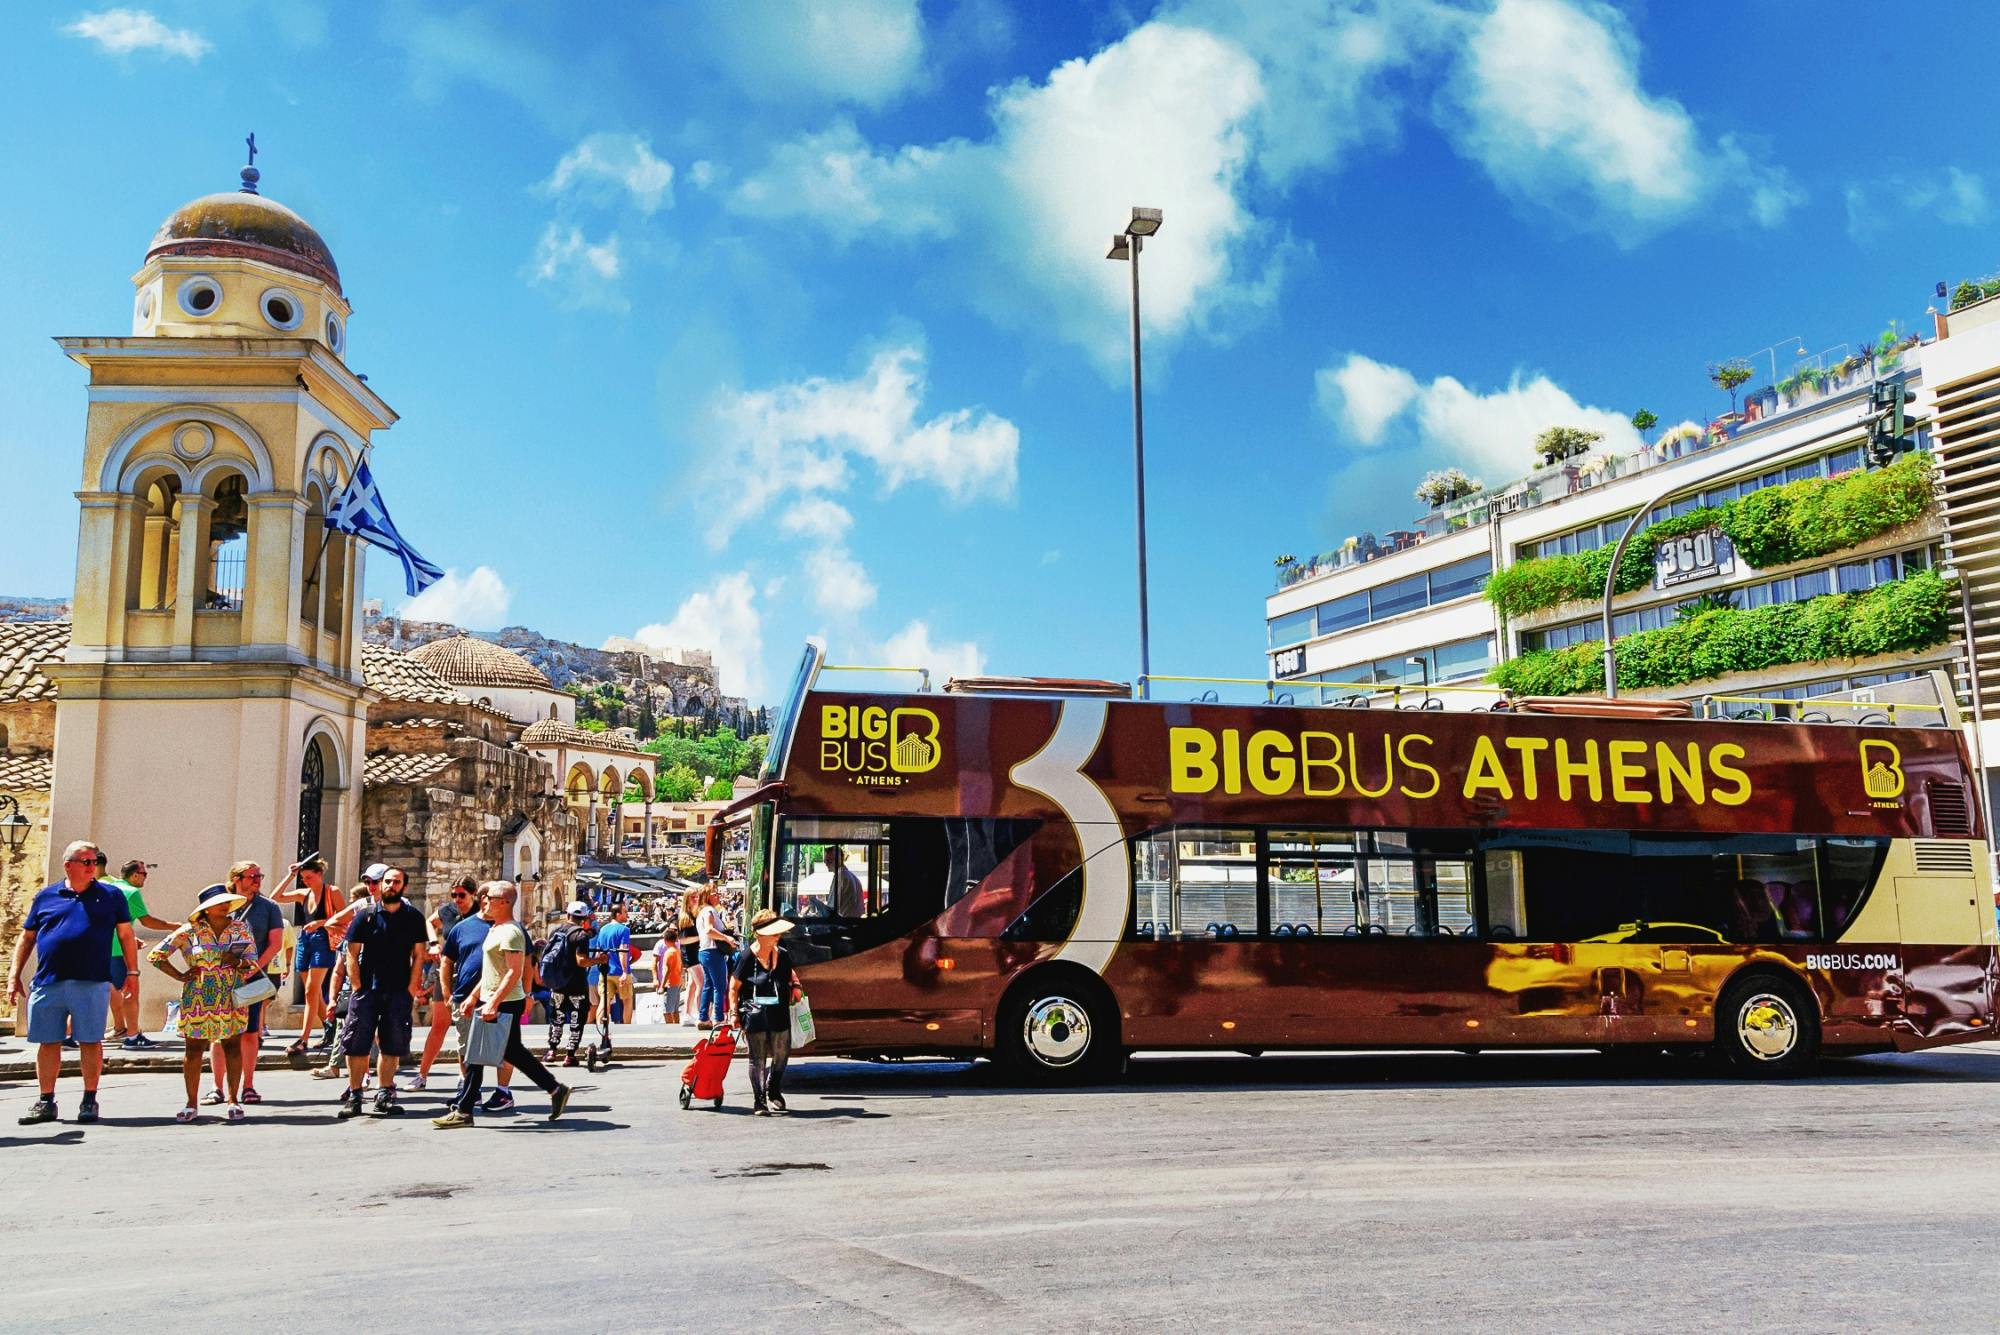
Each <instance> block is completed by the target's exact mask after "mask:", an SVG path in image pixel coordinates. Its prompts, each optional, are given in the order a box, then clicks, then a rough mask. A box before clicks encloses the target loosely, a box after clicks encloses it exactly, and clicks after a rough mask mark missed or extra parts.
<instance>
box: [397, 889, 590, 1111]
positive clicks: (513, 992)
mask: <svg viewBox="0 0 2000 1335" xmlns="http://www.w3.org/2000/svg"><path fill="white" fill-rule="evenodd" d="M479 892H480V894H482V895H484V896H485V898H486V916H487V917H488V918H489V919H490V920H491V921H492V923H493V926H492V929H491V930H489V931H488V932H487V933H486V940H485V941H484V942H483V943H482V944H481V946H480V955H481V963H480V975H479V986H478V987H477V988H476V989H475V990H474V991H473V992H472V993H471V995H469V996H467V997H466V999H465V1000H464V1001H463V1002H461V1003H460V1004H459V1007H458V1014H459V1015H460V1016H467V1015H472V1014H474V1013H475V1012H476V1013H477V1014H478V1016H479V1018H480V1019H481V1020H483V1021H485V1022H487V1023H489V1024H492V1023H500V1024H505V1025H506V1026H507V1051H506V1056H505V1057H504V1058H502V1060H503V1061H505V1062H506V1063H507V1064H509V1065H511V1066H512V1067H513V1068H514V1069H515V1070H517V1071H520V1072H521V1073H523V1074H524V1075H526V1076H527V1077H528V1079H530V1080H532V1081H534V1082H535V1084H536V1086H537V1087H539V1088H540V1089H541V1090H542V1091H543V1092H545V1093H546V1094H547V1095H548V1096H549V1120H550V1121H551V1122H553V1121H554V1120H555V1119H556V1118H558V1117H561V1116H562V1112H563V1108H564V1107H566V1106H567V1105H568V1103H569V1092H570V1091H569V1086H568V1085H565V1084H562V1083H560V1082H558V1081H557V1080H556V1078H555V1077H554V1076H553V1075H550V1074H549V1068H548V1067H546V1066H544V1065H542V1063H541V1059H540V1058H538V1057H536V1056H535V1054H534V1053H532V1052H530V1051H529V1050H528V1045H527V1044H526V1043H524V1042H522V1041H521V1013H522V1012H523V1011H525V1010H526V1009H527V1008H528V989H527V978H528V934H527V933H526V932H524V931H522V930H521V924H519V923H517V922H515V921H514V900H515V898H516V897H517V896H518V895H519V894H520V891H519V890H517V889H516V888H515V886H514V883H513V882H512V881H488V882H487V883H486V884H485V885H482V886H480V887H479ZM471 1041H476V1038H475V1039H474V1040H469V1041H468V1046H470V1043H471ZM485 1073H486V1072H485V1067H483V1066H477V1065H474V1064H473V1063H471V1062H467V1063H466V1064H465V1079H464V1082H463V1083H462V1084H460V1085H459V1088H458V1094H457V1096H456V1097H455V1098H454V1099H453V1100H452V1104H451V1108H450V1110H449V1111H447V1112H446V1113H445V1115H444V1116H442V1117H436V1118H433V1119H431V1125H432V1126H434V1127H437V1128H438V1129H439V1130H440V1131H450V1130H454V1129H456V1128H458V1127H466V1126H471V1125H472V1110H473V1109H474V1108H476V1107H478V1106H479V1085H480V1082H481V1080H482V1079H484V1077H485Z"/></svg>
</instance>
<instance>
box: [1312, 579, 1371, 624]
mask: <svg viewBox="0 0 2000 1335" xmlns="http://www.w3.org/2000/svg"><path fill="white" fill-rule="evenodd" d="M1367 623H1368V591H1367V590H1366V589H1363V590H1362V591H1361V592H1360V593H1350V594H1348V595H1347V596H1346V597H1345V598H1335V599H1333V600H1332V601H1331V602H1324V603H1321V604H1320V605H1319V633H1320V634H1322V635H1330V634H1332V633H1333V632H1334V631H1337V630H1349V629H1351V628H1353V627H1355V626H1362V625H1366V624H1367Z"/></svg>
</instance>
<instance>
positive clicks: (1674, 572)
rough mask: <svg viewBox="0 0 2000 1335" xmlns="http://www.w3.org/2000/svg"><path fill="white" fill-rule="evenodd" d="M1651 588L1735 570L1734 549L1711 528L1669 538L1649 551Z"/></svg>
mask: <svg viewBox="0 0 2000 1335" xmlns="http://www.w3.org/2000/svg"><path fill="white" fill-rule="evenodd" d="M1653 563H1654V564H1653V587H1654V588H1656V589H1671V588H1673V587H1674V586H1675V585H1676V584H1686V583H1688V582H1690V581H1692V580H1697V579H1707V578H1708V577H1709V576H1710V575H1729V574H1734V573H1735V571H1736V548H1735V547H1734V546H1732V545H1731V543H1730V541H1729V539H1728V538H1726V537H1724V536H1723V535H1722V533H1721V532H1720V531H1719V530H1717V529H1713V528H1705V529H1702V530H1701V531H1700V532H1697V533H1689V534H1687V535H1685V536H1683V537H1679V538H1669V539H1668V540H1667V541H1665V542H1662V543H1661V544H1660V545H1659V547H1658V548H1656V549H1655V550H1654V552H1653Z"/></svg>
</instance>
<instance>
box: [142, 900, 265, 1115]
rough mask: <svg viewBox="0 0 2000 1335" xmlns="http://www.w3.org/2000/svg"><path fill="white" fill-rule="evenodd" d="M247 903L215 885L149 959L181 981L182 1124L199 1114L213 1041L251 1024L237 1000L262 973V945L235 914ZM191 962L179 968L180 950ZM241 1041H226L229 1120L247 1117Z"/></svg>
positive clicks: (155, 947)
mask: <svg viewBox="0 0 2000 1335" xmlns="http://www.w3.org/2000/svg"><path fill="white" fill-rule="evenodd" d="M244 902H245V900H244V898H243V896H242V895H237V894H231V893H230V890H229V887H228V886H226V885H211V886H209V887H208V888H207V889H206V890H204V891H202V892H201V895H200V897H199V898H198V899H197V900H196V903H195V909H194V916H193V917H191V918H189V919H188V924H187V926H185V927H183V928H181V929H180V930H179V931H178V932H175V933H174V934H173V935H172V936H170V937H168V938H167V939H166V940H164V941H162V942H160V944H158V945H157V946H154V947H153V948H152V949H151V950H150V951H148V952H147V953H146V959H147V962H148V963H150V964H151V965H152V966H153V967H154V968H156V969H158V970H159V971H160V972H162V973H164V974H166V975H167V976H168V977H169V978H172V979H174V980H175V981H176V982H178V983H180V984H181V1019H180V1031H181V1040H182V1041H183V1042H184V1043H185V1044H186V1045H187V1047H186V1051H185V1052H184V1053H183V1054H182V1057H181V1077H182V1078H183V1079H184V1080H185V1081H186V1082H187V1107H185V1108H182V1109H181V1110H180V1111H179V1112H177V1113H175V1114H174V1120H175V1121H176V1122H192V1121H194V1120H195V1118H196V1116H197V1115H198V1114H197V1113H196V1111H195V1098H196V1096H197V1095H198V1094H199V1093H200V1091H201V1067H202V1061H203V1059H204V1058H206V1057H207V1056H208V1048H209V1044H211V1043H214V1042H216V1041H217V1040H219V1039H227V1038H235V1037H237V1036H238V1035H240V1034H241V1033H242V1032H243V1030H244V1028H245V1027H246V1026H247V1025H248V1023H249V1018H250V1013H249V1008H248V1007H246V1006H245V1005H243V1003H242V1002H240V1001H238V1000H237V999H236V986H237V984H239V983H241V982H242V981H243V980H244V979H246V978H248V977H250V976H251V975H253V974H255V973H256V972H257V948H256V943H255V942H254V941H252V940H251V939H250V929H249V928H248V927H245V926H244V925H243V924H242V923H241V922H238V921H237V920H236V919H234V918H232V917H230V916H229V915H230V912H231V910H233V909H235V908H237V907H239V906H240V905H242V904H243V903H244ZM177 952H178V953H179V954H180V956H181V957H182V958H183V959H185V960H186V961H187V967H186V968H185V969H182V968H177V967H175V965H174V963H173V956H174V955H175V954H176V953H177ZM241 1046H242V1045H241V1044H237V1043H224V1044H223V1045H222V1055H223V1060H224V1062H225V1063H226V1065H227V1071H228V1077H229V1113H228V1117H229V1120H230V1121H232V1122H240V1121H242V1120H243V1104H242V1098H243V1053H242V1051H241Z"/></svg>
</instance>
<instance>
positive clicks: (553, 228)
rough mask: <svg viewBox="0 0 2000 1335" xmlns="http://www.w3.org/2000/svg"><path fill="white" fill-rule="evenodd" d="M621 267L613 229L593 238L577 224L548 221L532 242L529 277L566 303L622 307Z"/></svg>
mask: <svg viewBox="0 0 2000 1335" xmlns="http://www.w3.org/2000/svg"><path fill="white" fill-rule="evenodd" d="M623 268H624V266H623V265H622V264H621V262H620V261H619V258H618V234H617V233H616V232H613V233H612V234H611V235H610V236H607V237H605V238H604V240H602V241H592V240H590V239H589V238H588V237H586V236H584V234H583V231H582V229H580V228H576V227H565V226H563V225H561V224H559V223H550V224H549V225H548V226H546V227H544V228H543V229H542V235H541V238H540V239H539V240H537V241H536V242H535V258H534V259H533V260H532V261H531V262H530V264H529V269H528V281H529V282H530V283H534V284H549V285H551V286H553V287H554V288H555V289H556V290H557V296H558V298H559V300H561V301H562V303H563V304H564V305H566V306H597V307H602V308H604V309H607V310H620V311H622V310H625V309H626V308H627V303H626V301H625V295H624V293H623V292H622V291H621V290H620V289H619V287H618V276H619V274H620V273H621V272H623Z"/></svg>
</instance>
